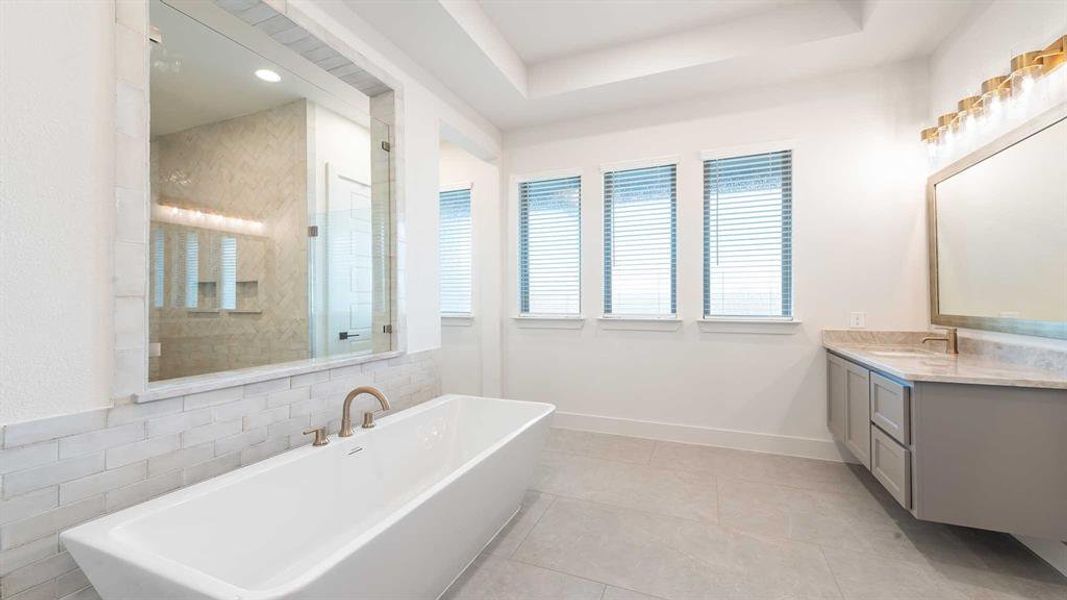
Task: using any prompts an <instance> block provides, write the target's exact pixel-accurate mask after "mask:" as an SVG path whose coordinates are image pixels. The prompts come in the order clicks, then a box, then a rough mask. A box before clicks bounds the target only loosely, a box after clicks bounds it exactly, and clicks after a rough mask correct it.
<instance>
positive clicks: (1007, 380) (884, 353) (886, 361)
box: [823, 335, 1067, 390]
mask: <svg viewBox="0 0 1067 600" xmlns="http://www.w3.org/2000/svg"><path fill="white" fill-rule="evenodd" d="M893 341H895V342H897V343H872V341H871V340H862V341H860V340H855V341H851V340H842V339H831V336H825V335H824V337H823V346H824V347H825V348H826V349H827V350H830V351H831V352H833V353H835V354H838V355H840V356H842V357H844V358H847V359H849V360H852V361H855V362H858V363H862V364H864V365H867V366H868V367H870V368H872V369H874V370H876V371H881V372H882V373H885V374H887V375H891V376H893V377H897V378H899V379H903V380H906V381H913V382H933V383H969V384H975V385H1002V386H1011V387H1028V388H1050V389H1062V390H1067V374H1063V373H1059V372H1056V371H1048V370H1043V369H1039V368H1035V367H1032V366H1029V365H1025V364H1017V363H1012V362H1006V361H1001V360H997V359H995V358H991V357H987V356H980V355H972V354H966V353H962V354H956V355H950V354H945V353H944V352H943V351H942V352H937V351H931V350H930V349H927V348H923V347H921V346H917V345H913V344H906V343H904V344H902V343H899V342H900V341H903V340H893ZM932 344H933V343H932Z"/></svg>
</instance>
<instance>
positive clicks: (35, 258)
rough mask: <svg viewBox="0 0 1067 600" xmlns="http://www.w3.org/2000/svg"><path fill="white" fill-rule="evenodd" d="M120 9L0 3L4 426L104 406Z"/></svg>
mask: <svg viewBox="0 0 1067 600" xmlns="http://www.w3.org/2000/svg"><path fill="white" fill-rule="evenodd" d="M114 14H115V13H114V8H113V6H112V5H111V4H110V3H107V2H67V3H53V2H0V331H2V332H3V333H2V335H0V423H5V422H11V421H19V420H24V419H29V418H33V417H37V416H43V415H48V414H55V413H59V412H73V411H79V410H86V409H89V408H93V407H96V406H103V405H106V404H108V403H109V399H110V385H111V368H112V366H111V365H112V358H111V357H112V346H113V337H114V329H113V327H112V317H111V314H112V313H111V308H112V302H111V232H112V229H113V220H114V219H113V217H112V215H113V213H114V199H113V193H112V189H113V188H112V185H113V181H114V161H113V158H112V157H113V155H114V145H113V144H114V141H113V140H114V133H113V131H114V130H113V114H114V109H113V105H114V61H115V59H114V54H113V48H114V41H113V35H114V34H113V24H114V18H115V17H114Z"/></svg>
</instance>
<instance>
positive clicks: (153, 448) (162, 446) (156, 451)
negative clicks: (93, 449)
mask: <svg viewBox="0 0 1067 600" xmlns="http://www.w3.org/2000/svg"><path fill="white" fill-rule="evenodd" d="M180 447H181V434H180V433H174V434H171V435H166V436H163V437H158V438H149V439H147V440H142V441H140V442H136V443H133V444H126V445H125V446H117V447H115V448H109V449H108V450H107V468H109V469H117V468H118V467H122V466H125V465H128V464H132V463H135V462H138V461H142V460H145V459H146V458H151V457H153V456H159V455H160V454H166V453H167V452H171V451H173V450H177V449H178V448H180Z"/></svg>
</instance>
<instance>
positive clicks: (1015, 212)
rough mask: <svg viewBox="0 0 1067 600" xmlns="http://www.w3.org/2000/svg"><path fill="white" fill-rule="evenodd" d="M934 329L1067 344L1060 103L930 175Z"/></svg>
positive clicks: (1066, 158)
mask: <svg viewBox="0 0 1067 600" xmlns="http://www.w3.org/2000/svg"><path fill="white" fill-rule="evenodd" d="M927 204H928V206H927V209H928V217H929V239H930V303H931V314H932V319H931V320H932V322H933V323H934V324H937V325H947V326H958V327H968V328H972V329H986V330H992V331H1002V332H1008V333H1018V334H1024V335H1034V336H1042V337H1052V338H1067V105H1061V106H1058V107H1056V108H1054V109H1052V110H1050V111H1048V112H1046V113H1045V114H1043V115H1041V116H1038V117H1036V118H1035V119H1033V120H1032V121H1030V122H1029V123H1027V124H1026V125H1024V126H1022V127H1021V128H1019V129H1018V130H1016V131H1013V132H1011V133H1009V134H1007V135H1005V136H1004V137H1002V138H1000V139H998V140H996V141H994V142H992V143H991V144H989V145H987V146H985V147H983V148H981V149H979V150H977V151H975V152H974V153H972V154H970V155H969V156H967V157H964V158H963V159H962V160H960V161H957V162H955V163H953V164H952V165H950V166H948V167H947V168H945V169H943V170H941V171H940V172H938V173H936V174H935V175H933V176H932V177H931V178H930V180H929V182H928V185H927Z"/></svg>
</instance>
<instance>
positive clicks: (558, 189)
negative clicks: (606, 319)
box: [519, 177, 582, 315]
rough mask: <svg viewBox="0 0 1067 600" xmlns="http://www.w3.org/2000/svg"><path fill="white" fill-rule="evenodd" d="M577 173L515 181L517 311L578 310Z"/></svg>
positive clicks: (557, 312) (558, 312)
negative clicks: (557, 177)
mask: <svg viewBox="0 0 1067 600" xmlns="http://www.w3.org/2000/svg"><path fill="white" fill-rule="evenodd" d="M581 196H582V182H581V178H580V177H566V178H561V179H548V180H542V181H526V182H523V183H522V184H521V185H520V186H519V312H520V313H521V314H543V315H577V314H579V313H580V312H581V238H582V235H581V214H580V213H581Z"/></svg>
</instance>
